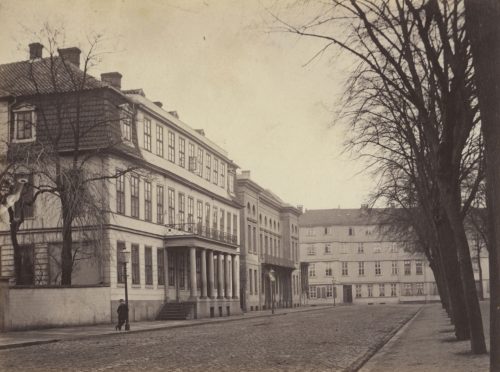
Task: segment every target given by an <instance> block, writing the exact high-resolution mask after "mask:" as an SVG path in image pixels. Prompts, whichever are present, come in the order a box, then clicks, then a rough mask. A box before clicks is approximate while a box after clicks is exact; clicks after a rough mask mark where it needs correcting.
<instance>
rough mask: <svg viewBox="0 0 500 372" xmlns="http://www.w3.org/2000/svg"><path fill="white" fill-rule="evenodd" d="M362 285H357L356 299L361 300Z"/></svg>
mask: <svg viewBox="0 0 500 372" xmlns="http://www.w3.org/2000/svg"><path fill="white" fill-rule="evenodd" d="M361 297H362V296H361V284H356V298H361Z"/></svg>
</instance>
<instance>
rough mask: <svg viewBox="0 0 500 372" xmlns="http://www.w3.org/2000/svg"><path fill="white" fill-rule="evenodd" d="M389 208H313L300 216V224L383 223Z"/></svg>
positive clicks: (345, 224) (343, 224) (305, 225)
mask: <svg viewBox="0 0 500 372" xmlns="http://www.w3.org/2000/svg"><path fill="white" fill-rule="evenodd" d="M384 216H387V209H378V208H377V209H375V208H372V209H369V208H356V209H340V208H339V209H311V210H307V211H306V212H305V213H304V214H302V215H301V216H300V217H299V225H300V226H304V227H313V226H334V225H339V226H355V225H375V224H379V223H382V222H383V220H384Z"/></svg>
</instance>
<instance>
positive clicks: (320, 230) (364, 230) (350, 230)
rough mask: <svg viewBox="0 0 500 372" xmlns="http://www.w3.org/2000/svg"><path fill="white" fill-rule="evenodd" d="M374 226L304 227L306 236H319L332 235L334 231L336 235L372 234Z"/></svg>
mask: <svg viewBox="0 0 500 372" xmlns="http://www.w3.org/2000/svg"><path fill="white" fill-rule="evenodd" d="M374 230H375V228H374V227H358V228H354V227H344V226H338V227H336V228H335V230H334V228H333V227H332V226H330V227H308V228H307V229H306V236H321V235H333V234H334V233H336V234H338V235H344V234H347V235H348V236H355V235H356V234H358V235H359V234H361V235H363V234H364V235H368V236H369V235H372V234H373V232H374Z"/></svg>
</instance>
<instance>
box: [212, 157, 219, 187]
mask: <svg viewBox="0 0 500 372" xmlns="http://www.w3.org/2000/svg"><path fill="white" fill-rule="evenodd" d="M213 169H214V173H213V177H212V182H213V183H215V184H216V185H217V184H218V183H219V159H217V158H216V157H214V167H213Z"/></svg>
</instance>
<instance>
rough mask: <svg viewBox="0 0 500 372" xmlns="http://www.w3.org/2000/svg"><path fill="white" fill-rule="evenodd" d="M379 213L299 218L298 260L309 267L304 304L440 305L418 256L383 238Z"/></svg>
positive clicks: (318, 213)
mask: <svg viewBox="0 0 500 372" xmlns="http://www.w3.org/2000/svg"><path fill="white" fill-rule="evenodd" d="M380 212H381V210H377V209H368V208H367V207H364V206H363V207H362V208H360V209H321V210H307V211H306V212H305V213H304V214H303V215H301V216H300V218H299V226H300V260H301V262H304V263H307V264H308V274H309V275H308V276H309V278H308V279H309V283H308V284H309V304H319V303H333V302H334V299H335V301H336V302H337V303H365V304H366V303H390V302H420V301H437V300H439V296H438V291H437V287H436V284H435V282H434V276H433V274H432V271H431V269H430V267H429V265H428V263H427V260H426V258H425V256H424V255H423V254H417V253H416V254H411V253H407V252H405V251H404V249H403V248H404V242H400V241H395V240H391V239H390V238H389V237H388V235H387V234H383V233H382V229H381V228H380V224H381V222H382V218H381V217H382V216H381V214H380Z"/></svg>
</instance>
